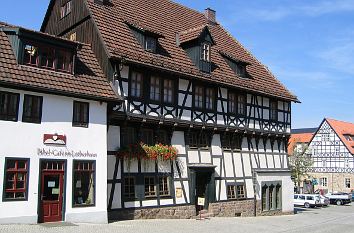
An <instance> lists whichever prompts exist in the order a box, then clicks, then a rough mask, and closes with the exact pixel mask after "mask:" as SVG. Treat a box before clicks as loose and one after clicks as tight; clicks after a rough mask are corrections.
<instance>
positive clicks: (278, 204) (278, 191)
mask: <svg viewBox="0 0 354 233" xmlns="http://www.w3.org/2000/svg"><path fill="white" fill-rule="evenodd" d="M275 208H277V209H280V208H281V186H280V185H277V186H276V187H275Z"/></svg>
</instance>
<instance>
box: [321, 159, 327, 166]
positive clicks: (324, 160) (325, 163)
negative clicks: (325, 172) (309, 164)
mask: <svg viewBox="0 0 354 233" xmlns="http://www.w3.org/2000/svg"><path fill="white" fill-rule="evenodd" d="M322 167H327V160H326V159H323V160H322Z"/></svg>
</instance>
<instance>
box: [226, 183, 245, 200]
mask: <svg viewBox="0 0 354 233" xmlns="http://www.w3.org/2000/svg"><path fill="white" fill-rule="evenodd" d="M245 197H246V195H245V185H244V184H237V185H233V184H229V185H227V199H229V200H232V199H242V198H245Z"/></svg>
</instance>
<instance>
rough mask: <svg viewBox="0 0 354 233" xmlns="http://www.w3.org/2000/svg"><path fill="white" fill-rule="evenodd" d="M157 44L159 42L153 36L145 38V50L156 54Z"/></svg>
mask: <svg viewBox="0 0 354 233" xmlns="http://www.w3.org/2000/svg"><path fill="white" fill-rule="evenodd" d="M156 44H157V40H156V38H154V37H151V36H145V50H146V51H149V52H152V53H156Z"/></svg>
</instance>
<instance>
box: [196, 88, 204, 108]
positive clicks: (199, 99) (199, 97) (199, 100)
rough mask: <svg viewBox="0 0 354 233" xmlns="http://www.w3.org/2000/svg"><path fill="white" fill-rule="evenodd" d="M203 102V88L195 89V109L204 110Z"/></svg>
mask: <svg viewBox="0 0 354 233" xmlns="http://www.w3.org/2000/svg"><path fill="white" fill-rule="evenodd" d="M203 102H204V90H203V87H201V86H196V87H195V92H194V107H196V108H203Z"/></svg>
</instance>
